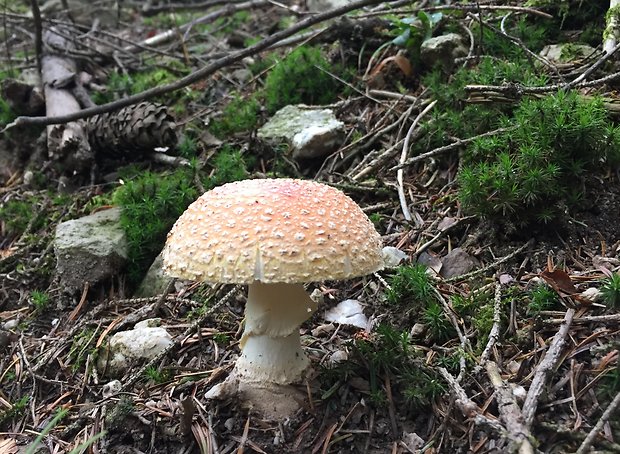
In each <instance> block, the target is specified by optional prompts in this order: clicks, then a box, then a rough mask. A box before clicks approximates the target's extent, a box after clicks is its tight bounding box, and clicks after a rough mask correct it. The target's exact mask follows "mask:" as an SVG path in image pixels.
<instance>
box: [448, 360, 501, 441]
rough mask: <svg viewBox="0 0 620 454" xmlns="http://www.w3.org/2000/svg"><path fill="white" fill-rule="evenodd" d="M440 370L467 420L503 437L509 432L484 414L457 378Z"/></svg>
mask: <svg viewBox="0 0 620 454" xmlns="http://www.w3.org/2000/svg"><path fill="white" fill-rule="evenodd" d="M438 370H439V374H440V375H441V376H442V377H443V379H444V380H445V381H446V382H448V387H449V388H450V390H451V391H452V395H453V396H454V403H455V404H456V406H457V407H458V408H459V410H461V413H463V416H465V417H466V418H473V419H474V423H475V424H476V425H485V426H488V427H490V428H492V429H493V430H495V431H496V432H499V433H500V434H501V435H502V436H505V434H506V432H507V431H506V429H505V428H504V427H502V425H501V424H500V423H499V422H498V421H496V420H493V419H491V418H489V417H487V416H484V415H483V414H482V410H481V409H480V407H479V406H478V404H476V402H474V401H473V400H471V399H470V398H469V396H467V393H466V392H465V390H464V389H463V387H462V386H461V385H460V383H459V382H458V381H457V380H456V378H454V377H453V376H452V374H451V373H450V372H448V371H447V370H446V369H445V368H443V367H440V368H439V369H438Z"/></svg>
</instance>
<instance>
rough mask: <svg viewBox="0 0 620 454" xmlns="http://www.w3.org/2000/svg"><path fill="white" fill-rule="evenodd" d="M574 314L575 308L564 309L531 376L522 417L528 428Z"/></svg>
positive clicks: (557, 358) (560, 351)
mask: <svg viewBox="0 0 620 454" xmlns="http://www.w3.org/2000/svg"><path fill="white" fill-rule="evenodd" d="M574 315H575V309H573V308H569V309H567V310H566V315H565V316H564V323H563V324H562V326H560V329H559V330H558V332H557V333H556V334H555V336H553V339H552V340H551V344H549V349H548V350H547V353H546V354H545V356H544V358H543V359H542V361H541V362H540V363H539V364H538V366H536V370H535V371H534V378H532V383H531V384H530V389H529V390H528V392H527V396H526V397H525V402H524V403H523V417H524V418H525V425H526V427H528V428H529V427H532V423H533V422H534V416H535V415H536V408H537V407H538V399H539V398H540V395H541V394H542V392H543V388H544V386H545V384H546V382H547V376H548V375H549V373H550V372H551V371H552V370H553V369H555V367H556V366H557V365H558V361H559V360H560V357H561V354H562V349H563V348H564V344H565V343H566V337H567V335H568V330H569V328H570V327H571V323H572V321H573V317H574Z"/></svg>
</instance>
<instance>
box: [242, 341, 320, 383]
mask: <svg viewBox="0 0 620 454" xmlns="http://www.w3.org/2000/svg"><path fill="white" fill-rule="evenodd" d="M309 365H310V360H309V359H308V357H307V356H306V354H305V353H304V352H303V350H302V349H301V342H300V338H299V331H297V332H295V333H292V334H289V335H288V336H284V337H271V336H268V335H266V334H263V335H260V336H252V337H248V338H247V339H246V342H245V345H244V346H243V351H242V353H241V356H239V359H238V360H237V364H235V373H236V374H237V376H238V377H239V379H240V380H241V381H245V382H258V383H275V384H279V385H286V384H289V383H295V382H297V381H299V380H300V379H301V378H302V377H303V375H304V372H305V371H306V370H307V369H308V366H309Z"/></svg>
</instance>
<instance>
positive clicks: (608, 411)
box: [575, 392, 620, 454]
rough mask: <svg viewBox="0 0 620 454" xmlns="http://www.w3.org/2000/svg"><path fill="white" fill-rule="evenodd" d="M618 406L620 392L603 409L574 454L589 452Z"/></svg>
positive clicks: (619, 403)
mask: <svg viewBox="0 0 620 454" xmlns="http://www.w3.org/2000/svg"><path fill="white" fill-rule="evenodd" d="M619 405H620V392H619V393H617V394H616V397H614V400H612V401H611V403H610V404H609V406H608V407H607V408H606V409H605V411H604V412H603V414H602V415H601V418H600V419H599V420H598V421H597V422H596V425H595V426H594V427H593V428H592V430H591V431H590V432H589V433H588V436H587V437H586V439H585V440H583V443H581V446H579V449H577V451H576V453H575V454H585V453H586V452H589V451H590V446H591V445H592V442H593V441H594V439H595V438H596V437H597V436H598V434H599V432H600V431H601V430H602V429H603V426H604V425H605V423H606V422H607V421H609V418H610V417H611V415H613V413H614V412H615V411H616V409H617V408H618V406H619Z"/></svg>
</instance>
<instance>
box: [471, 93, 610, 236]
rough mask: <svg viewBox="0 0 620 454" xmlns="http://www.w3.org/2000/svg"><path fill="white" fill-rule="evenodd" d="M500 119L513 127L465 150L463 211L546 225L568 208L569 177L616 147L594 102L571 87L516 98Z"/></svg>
mask: <svg viewBox="0 0 620 454" xmlns="http://www.w3.org/2000/svg"><path fill="white" fill-rule="evenodd" d="M501 123H502V125H503V126H506V127H514V128H515V129H514V130H512V131H509V132H506V133H503V134H500V135H497V136H494V137H487V138H483V139H479V140H476V141H474V142H473V143H472V144H471V146H469V147H467V149H466V150H465V153H464V155H463V163H464V165H463V167H462V169H461V171H460V173H459V183H460V193H459V198H460V201H461V203H462V205H463V208H464V210H465V211H466V212H469V213H472V214H477V215H482V216H486V217H489V218H495V219H497V220H499V221H501V222H502V223H504V224H506V225H507V224H509V223H512V224H514V225H516V226H525V225H530V224H535V223H539V222H543V223H546V222H549V221H551V220H554V219H557V218H558V216H560V215H561V214H562V213H563V209H564V208H565V207H568V208H574V207H575V206H576V204H577V203H578V201H579V200H580V197H581V194H580V192H579V189H578V188H579V185H578V184H576V183H577V182H579V179H580V178H582V177H583V176H584V174H585V172H586V171H587V170H589V169H594V168H595V167H597V166H599V165H600V162H601V160H604V159H606V158H607V157H608V155H610V156H612V157H614V156H615V154H614V150H615V149H617V147H618V146H619V145H620V144H619V143H618V142H617V140H618V134H617V129H615V128H613V127H611V125H610V123H609V122H608V119H607V112H606V111H605V109H604V107H603V103H602V101H601V100H599V99H594V100H585V99H582V98H581V97H580V96H579V94H578V93H576V92H569V93H564V92H559V93H557V94H555V95H549V96H546V97H544V98H542V99H527V100H524V101H522V102H521V103H520V105H519V106H518V108H517V109H516V110H515V112H514V115H513V116H511V117H506V118H505V119H504V120H503V121H502V122H501ZM583 150H588V153H583ZM498 151H499V152H498Z"/></svg>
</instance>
